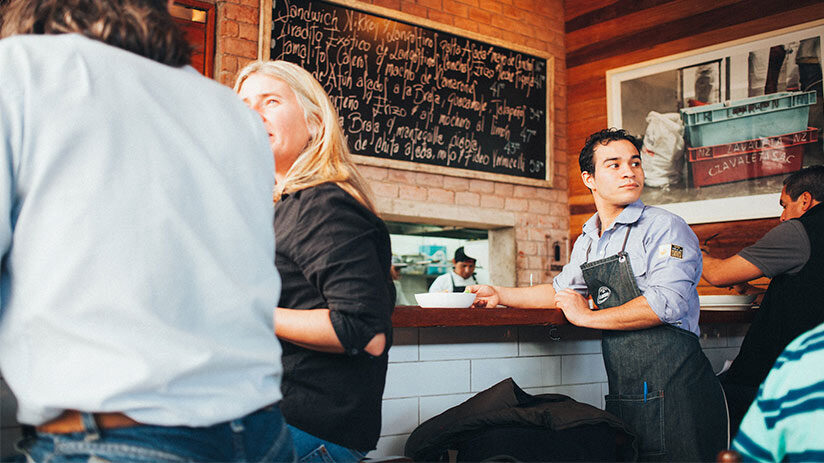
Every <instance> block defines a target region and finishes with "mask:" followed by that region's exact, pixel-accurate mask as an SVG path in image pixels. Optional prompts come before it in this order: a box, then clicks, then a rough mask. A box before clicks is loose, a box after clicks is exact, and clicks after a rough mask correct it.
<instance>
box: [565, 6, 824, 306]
mask: <svg viewBox="0 0 824 463" xmlns="http://www.w3.org/2000/svg"><path fill="white" fill-rule="evenodd" d="M564 14H565V40H566V50H567V55H566V56H567V81H568V84H569V87H568V91H567V104H568V106H567V108H568V109H567V118H568V124H569V125H568V127H567V146H568V148H569V149H568V162H567V166H568V169H569V170H568V173H569V179H570V181H569V209H570V221H569V223H570V239H571V240H572V241H574V240H575V239H576V238H577V237H578V235H580V233H581V226H582V225H583V223H584V222H585V221H586V220H587V219H588V218H589V217H590V216H591V215H592V214H593V213H594V212H595V206H594V204H593V203H592V197H591V195H590V193H589V190H587V188H586V187H585V186H584V185H583V183H582V182H581V181H580V170H579V168H578V152H579V150H580V148H581V147H582V146H583V144H584V141H585V140H586V137H587V136H588V135H589V134H591V133H593V132H596V131H598V130H600V129H603V128H606V127H607V100H606V98H607V97H606V71H607V70H608V69H613V68H618V67H622V66H626V65H630V64H634V63H640V62H644V61H648V60H652V59H656V58H661V57H665V56H669V55H673V54H676V53H682V52H685V51H689V50H694V49H697V48H702V47H706V46H710V45H715V44H718V43H723V42H727V41H731V40H736V39H740V38H744V37H749V36H752V35H756V34H761V33H765V32H769V31H772V30H776V29H781V28H784V27H789V26H793V25H796V24H801V23H805V22H809V21H813V20H816V19H821V18H824V2H821V1H820V0H793V1H792V2H782V1H775V0H746V1H740V0H566V1H565V4H564ZM777 224H778V219H777V218H776V219H760V220H744V221H735V222H721V223H713V224H701V225H694V226H693V230H694V231H695V233H696V235H698V238H699V240H701V241H702V242H703V241H704V240H706V239H707V238H709V237H711V236H713V235H716V234H718V235H717V236H716V237H715V238H712V240H710V241H709V243H708V247H709V248H710V251H711V253H712V254H713V255H715V256H718V257H727V256H730V255H733V254H735V253H736V252H737V251H739V250H740V249H741V248H743V247H744V246H747V245H750V244H752V243H754V242H755V241H756V240H757V239H758V238H760V237H761V236H762V235H763V234H764V233H766V231H767V230H769V229H770V228H772V227H773V226H775V225H777ZM766 281H767V280H766V279H762V280H761V281H759V282H758V283H762V284H763V283H766ZM699 291H700V292H702V293H707V294H711V293H720V292H723V291H725V290H723V289H716V288H712V287H710V286H709V285H707V284H706V282H703V280H702V286H701V287H700V288H699Z"/></svg>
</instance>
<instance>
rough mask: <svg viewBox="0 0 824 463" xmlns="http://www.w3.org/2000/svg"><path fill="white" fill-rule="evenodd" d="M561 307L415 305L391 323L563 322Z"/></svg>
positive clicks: (723, 315)
mask: <svg viewBox="0 0 824 463" xmlns="http://www.w3.org/2000/svg"><path fill="white" fill-rule="evenodd" d="M755 310H757V309H747V310H719V311H715V310H702V311H701V318H700V319H699V322H700V323H749V322H751V321H752V319H753V317H754V316H755ZM567 323H568V322H567V319H566V317H564V314H563V312H561V310H560V309H512V308H498V309H425V308H421V307H418V306H414V305H402V306H397V307H395V312H394V313H393V314H392V326H394V327H395V328H423V327H432V326H502V325H513V326H517V325H565V324H567Z"/></svg>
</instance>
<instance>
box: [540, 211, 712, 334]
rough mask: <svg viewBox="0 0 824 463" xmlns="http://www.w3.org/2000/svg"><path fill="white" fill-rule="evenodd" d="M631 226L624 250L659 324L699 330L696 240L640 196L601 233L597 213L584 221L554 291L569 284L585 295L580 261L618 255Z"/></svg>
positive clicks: (683, 226)
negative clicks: (658, 319) (588, 249)
mask: <svg viewBox="0 0 824 463" xmlns="http://www.w3.org/2000/svg"><path fill="white" fill-rule="evenodd" d="M630 225H632V228H631V230H630V232H629V239H628V240H627V245H626V248H625V251H626V252H627V253H628V254H629V260H630V263H631V264H632V271H633V273H634V274H635V281H636V282H637V284H638V289H640V290H641V294H643V296H644V297H645V298H646V299H647V302H648V303H649V306H650V307H651V308H652V310H653V311H654V312H655V314H656V315H658V318H660V319H661V321H662V322H664V323H669V324H671V325H675V326H677V327H679V328H683V329H685V330H688V331H692V332H693V333H695V334H696V335H698V334H700V329H699V327H698V317H699V315H700V307H699V304H698V291H697V289H696V287H697V285H698V281H699V280H700V279H701V268H702V263H703V261H702V258H701V250H700V248H699V244H698V238H697V237H696V236H695V233H694V232H693V231H692V229H691V228H690V227H689V225H687V223H686V222H685V221H684V219H682V218H681V217H679V216H677V215H675V214H672V213H671V212H668V211H666V210H664V209H661V208H657V207H653V206H646V207H645V206H644V203H642V202H641V201H640V200H638V201H636V202H634V203H632V204H630V205H628V206H627V207H626V208H624V210H623V211H621V213H620V214H619V215H618V217H617V218H616V219H615V222H613V224H612V225H610V227H609V228H607V229H606V230H604V233H603V234H602V236H600V237H599V236H598V235H599V233H598V231H599V228H600V220H599V219H598V214H597V213H596V214H595V215H593V216H592V217H591V218H590V219H589V220H587V222H586V223H585V224H584V226H583V233H582V234H581V236H580V237H578V239H577V240H576V241H575V245H574V246H573V248H572V253H571V255H570V259H569V264H567V265H565V266H564V269H563V271H562V272H561V273H560V274H558V276H556V277H555V279H554V280H553V282H552V285H553V287H554V288H555V291H560V290H562V289H566V288H570V289H572V290H574V291H577V292H578V293H580V294H582V295H584V296H588V295H589V291H588V290H587V286H586V282H585V281H584V276H583V273H582V272H581V267H580V265H581V264H583V263H584V262H587V261H589V262H592V261H595V260H599V259H603V258H606V257H610V256H613V255H615V254H618V252H619V251H621V245H622V244H623V242H624V236H625V235H626V232H627V227H628V226H630ZM587 248H590V251H589V259H587V257H586V254H587Z"/></svg>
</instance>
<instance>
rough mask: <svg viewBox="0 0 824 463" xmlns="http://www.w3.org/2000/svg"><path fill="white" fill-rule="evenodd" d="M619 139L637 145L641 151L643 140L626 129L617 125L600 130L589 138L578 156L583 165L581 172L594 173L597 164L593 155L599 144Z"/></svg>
mask: <svg viewBox="0 0 824 463" xmlns="http://www.w3.org/2000/svg"><path fill="white" fill-rule="evenodd" d="M617 140H626V141H628V142H630V143H632V144H633V145H635V148H636V149H637V150H638V152H639V153H640V152H641V147H642V146H643V142H642V141H641V140H640V139H638V138H637V137H634V136H632V135H630V134H629V132H627V131H626V130H624V129H616V128H615V127H612V128H609V129H603V130H599V131H598V132H595V133H593V134H592V135H590V136H589V138H587V141H586V143H584V147H583V148H582V149H581V154H580V155H579V156H578V165H579V166H580V167H581V172H582V173H583V172H589V173H590V174H594V173H595V164H594V163H593V161H592V157H593V155H594V154H595V148H596V147H597V145H606V144H607V143H609V142H612V141H617Z"/></svg>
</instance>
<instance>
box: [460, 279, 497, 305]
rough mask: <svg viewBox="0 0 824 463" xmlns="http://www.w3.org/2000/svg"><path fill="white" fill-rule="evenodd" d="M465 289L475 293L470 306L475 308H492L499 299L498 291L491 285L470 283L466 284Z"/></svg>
mask: <svg viewBox="0 0 824 463" xmlns="http://www.w3.org/2000/svg"><path fill="white" fill-rule="evenodd" d="M466 290H467V291H469V292H471V293H475V294H476V295H477V297H476V298H475V302H473V303H472V307H474V308H476V309H483V308H484V307H488V308H490V309H494V308H495V307H497V306H498V303H499V302H500V301H501V298H500V296H499V295H498V291H496V290H495V288H494V287H492V286H488V285H471V286H467V287H466Z"/></svg>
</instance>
